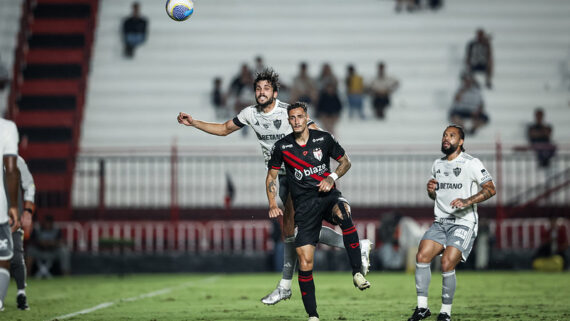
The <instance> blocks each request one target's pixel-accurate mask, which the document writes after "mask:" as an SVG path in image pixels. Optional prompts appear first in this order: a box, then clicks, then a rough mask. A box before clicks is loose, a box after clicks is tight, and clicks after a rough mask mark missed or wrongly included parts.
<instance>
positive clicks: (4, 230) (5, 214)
mask: <svg viewBox="0 0 570 321" xmlns="http://www.w3.org/2000/svg"><path fill="white" fill-rule="evenodd" d="M0 151H1V152H2V168H3V170H0V182H4V175H6V187H4V184H0V311H3V310H4V298H5V297H6V292H7V291H8V285H9V284H10V260H11V259H12V256H13V255H14V245H13V243H12V232H13V231H15V230H16V229H17V228H18V227H19V226H20V221H19V215H18V188H19V187H20V171H19V170H18V166H17V157H18V129H17V128H16V124H14V122H12V121H9V120H6V119H3V118H0ZM6 192H7V193H6ZM6 196H8V198H6ZM8 204H9V205H10V207H9V208H8Z"/></svg>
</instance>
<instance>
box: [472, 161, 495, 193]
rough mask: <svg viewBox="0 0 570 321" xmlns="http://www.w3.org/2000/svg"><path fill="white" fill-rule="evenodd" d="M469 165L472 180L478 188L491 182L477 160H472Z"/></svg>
mask: <svg viewBox="0 0 570 321" xmlns="http://www.w3.org/2000/svg"><path fill="white" fill-rule="evenodd" d="M470 165H471V166H470V168H471V175H472V178H473V180H474V181H476V182H477V184H479V186H481V185H483V184H485V183H487V182H489V181H492V180H493V178H492V177H491V174H490V173H489V172H488V171H487V169H486V168H485V166H483V163H481V161H480V160H479V159H478V158H473V159H472V160H471V164H470Z"/></svg>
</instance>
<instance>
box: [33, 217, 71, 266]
mask: <svg viewBox="0 0 570 321" xmlns="http://www.w3.org/2000/svg"><path fill="white" fill-rule="evenodd" d="M54 261H57V262H58V263H59V268H60V271H61V273H62V274H63V275H69V272H70V266H71V265H70V261H69V250H68V249H67V247H66V246H65V243H64V240H63V234H62V232H61V230H60V229H59V228H58V227H56V226H55V223H54V220H53V216H51V215H46V216H44V217H43V219H42V220H41V221H40V224H39V226H37V227H36V228H34V230H33V232H32V235H31V238H30V246H29V247H28V263H27V264H26V265H27V266H28V268H31V267H32V266H33V264H34V263H35V262H37V263H38V268H39V271H38V272H40V274H42V273H43V274H44V275H45V274H48V272H49V271H41V269H42V266H43V268H44V269H46V270H49V269H50V267H51V264H52V263H53V262H54ZM48 275H49V274H48Z"/></svg>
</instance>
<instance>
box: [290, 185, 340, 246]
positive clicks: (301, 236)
mask: <svg viewBox="0 0 570 321" xmlns="http://www.w3.org/2000/svg"><path fill="white" fill-rule="evenodd" d="M340 202H342V203H347V204H348V201H347V200H346V199H345V198H344V197H343V196H342V194H341V193H340V191H339V190H337V189H334V190H332V191H330V192H328V193H318V194H314V196H313V197H309V198H307V199H305V200H297V201H295V225H297V229H298V230H297V236H296V237H295V246H296V247H301V246H303V245H309V244H310V245H317V243H318V242H319V234H320V233H321V227H322V225H323V220H325V221H327V222H329V223H331V224H333V225H337V222H336V220H335V219H334V217H333V213H332V209H333V207H334V206H335V205H336V204H338V203H340Z"/></svg>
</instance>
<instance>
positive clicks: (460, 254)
mask: <svg viewBox="0 0 570 321" xmlns="http://www.w3.org/2000/svg"><path fill="white" fill-rule="evenodd" d="M449 225H451V227H450V228H449V229H447V247H446V248H445V251H444V252H443V255H442V257H441V270H442V276H443V278H442V288H441V303H442V304H441V310H440V312H439V316H438V320H443V321H449V320H451V305H452V304H453V297H454V296H455V288H456V286H457V282H456V278H455V267H456V266H457V264H459V262H461V261H465V260H466V259H467V257H468V256H469V253H470V252H471V249H472V248H473V243H474V242H475V237H474V231H473V229H471V228H469V227H467V226H463V225H454V224H449Z"/></svg>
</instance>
